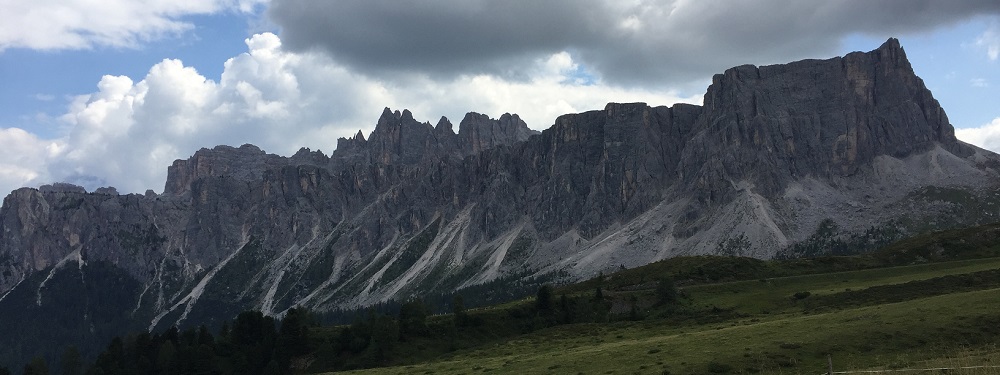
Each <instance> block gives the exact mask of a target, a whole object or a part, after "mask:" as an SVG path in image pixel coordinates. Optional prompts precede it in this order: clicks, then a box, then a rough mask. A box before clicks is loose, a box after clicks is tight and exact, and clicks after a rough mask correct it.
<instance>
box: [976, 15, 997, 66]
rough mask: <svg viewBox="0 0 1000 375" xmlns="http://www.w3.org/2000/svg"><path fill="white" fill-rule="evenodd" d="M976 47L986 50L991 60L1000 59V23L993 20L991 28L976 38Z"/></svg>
mask: <svg viewBox="0 0 1000 375" xmlns="http://www.w3.org/2000/svg"><path fill="white" fill-rule="evenodd" d="M976 45H977V46H979V47H980V48H983V49H985V50H986V56H989V58H990V60H993V61H996V60H997V59H998V58H1000V21H998V20H993V22H992V23H991V24H990V27H989V28H987V29H986V31H984V32H983V33H982V34H980V35H979V38H976Z"/></svg>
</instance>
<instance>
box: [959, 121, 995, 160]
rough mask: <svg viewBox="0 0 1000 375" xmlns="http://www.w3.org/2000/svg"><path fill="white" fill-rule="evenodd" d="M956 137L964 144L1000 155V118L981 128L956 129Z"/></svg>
mask: <svg viewBox="0 0 1000 375" xmlns="http://www.w3.org/2000/svg"><path fill="white" fill-rule="evenodd" d="M955 136H956V137H958V139H961V140H962V141H963V142H966V143H970V144H973V145H976V146H979V147H982V148H985V149H987V150H990V151H993V152H996V153H1000V117H997V118H995V119H993V121H990V123H988V124H985V125H983V126H980V127H976V128H964V129H955Z"/></svg>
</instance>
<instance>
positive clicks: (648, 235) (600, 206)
mask: <svg viewBox="0 0 1000 375" xmlns="http://www.w3.org/2000/svg"><path fill="white" fill-rule="evenodd" d="M998 169H1000V156H998V155H996V154H994V153H992V152H989V151H985V150H982V149H979V148H977V147H974V146H971V145H968V144H966V143H963V142H961V141H959V140H957V139H956V138H955V135H954V128H953V127H952V125H951V124H950V123H949V121H948V117H947V115H946V114H945V111H944V110H943V109H942V108H941V106H940V105H939V103H938V102H937V100H935V99H934V98H933V96H932V94H931V92H930V91H929V90H928V89H927V88H926V87H925V85H924V84H923V81H922V80H921V79H920V78H919V77H917V75H916V74H915V73H914V71H913V69H912V67H911V66H910V63H909V61H908V60H907V58H906V54H905V52H904V50H903V49H902V48H901V47H900V45H899V42H898V41H897V40H895V39H889V40H888V41H886V42H885V43H884V44H883V45H882V46H880V47H879V48H878V49H875V50H873V51H870V52H866V53H862V52H855V53H851V54H848V55H846V56H843V57H836V58H832V59H826V60H804V61H798V62H793V63H789V64H782V65H771V66H760V67H758V66H752V65H744V66H738V67H735V68H731V69H728V70H726V71H725V72H724V73H722V74H717V75H715V76H714V77H713V79H712V84H711V85H710V86H709V87H708V90H707V92H706V94H705V97H704V101H703V105H701V106H696V105H688V104H677V105H674V106H673V107H651V106H648V105H647V104H644V103H611V104H608V105H607V106H606V107H605V108H604V109H602V110H594V111H589V112H584V113H577V114H567V115H563V116H560V117H559V118H557V119H556V120H555V122H554V124H553V125H552V126H551V127H549V128H548V129H546V130H544V131H542V132H540V133H539V132H536V131H533V130H531V129H529V128H528V126H527V124H525V123H524V122H523V121H522V120H521V119H520V118H519V117H518V116H517V115H513V114H504V115H503V116H501V117H500V118H499V119H491V118H489V117H488V116H485V115H482V114H478V113H469V114H467V115H466V116H465V118H463V119H462V121H461V122H460V123H459V126H458V132H457V133H456V132H455V130H454V126H453V125H452V123H451V122H450V121H449V120H448V119H447V118H443V117H442V118H441V119H440V120H438V121H437V123H436V124H435V125H431V123H430V122H421V121H419V120H417V119H414V117H413V114H412V113H410V112H409V111H407V110H403V111H393V110H390V109H388V108H386V109H385V111H384V112H383V113H382V115H381V116H380V117H379V119H378V122H377V125H376V126H375V130H374V131H373V132H372V133H371V134H370V135H369V136H368V137H367V138H366V137H365V136H364V134H363V133H362V132H358V134H357V135H355V136H354V137H352V138H341V139H339V140H337V146H336V149H335V151H333V153H332V154H331V155H329V156H327V155H324V154H323V153H321V152H318V151H311V150H309V149H302V150H300V151H299V152H297V153H296V154H295V155H293V156H291V157H282V156H278V155H273V154H267V153H266V152H264V151H262V150H260V149H259V148H257V147H256V146H253V145H243V146H240V147H238V148H235V147H229V146H217V147H214V148H212V149H201V150H199V151H198V152H196V153H195V154H194V155H193V156H191V157H190V158H188V159H186V160H177V161H175V162H174V163H173V164H172V165H171V166H169V168H168V177H167V181H166V183H165V186H164V189H163V192H162V193H161V194H156V193H154V192H152V191H147V192H146V194H142V195H140V194H126V195H122V194H118V192H117V191H116V190H115V189H113V188H102V189H97V190H96V191H94V192H86V191H85V190H84V189H83V188H81V187H78V186H73V185H69V184H61V183H57V184H52V185H45V186H42V187H40V188H38V189H34V188H22V189H18V190H16V191H14V192H12V193H10V195H8V196H7V197H6V198H5V199H4V202H3V206H2V208H0V226H2V230H0V316H3V317H4V319H3V321H2V322H0V337H4V339H2V340H4V341H3V342H0V347H3V348H5V349H3V351H2V352H0V361H3V362H0V364H6V365H19V364H22V363H24V362H26V361H27V359H30V358H31V357H32V356H35V355H39V354H42V355H46V356H49V357H50V358H51V357H53V356H54V354H53V353H58V352H60V351H57V349H49V348H52V347H53V345H55V344H53V343H58V345H68V344H74V345H77V346H79V347H81V348H84V350H83V351H84V352H85V354H86V353H88V351H87V349H86V348H89V347H101V346H103V345H104V344H105V342H106V341H107V340H108V339H109V338H110V337H111V336H114V335H118V334H122V333H124V332H127V331H128V330H151V331H152V330H162V329H165V328H167V327H169V326H172V325H180V326H184V325H199V324H213V323H214V322H219V321H222V320H226V319H231V318H232V317H233V316H235V315H236V314H237V313H238V312H239V311H242V310H246V309H257V310H260V311H263V312H264V313H265V314H271V315H280V314H282V313H283V312H284V311H286V310H287V309H289V308H291V307H295V306H303V307H307V308H309V309H313V310H317V311H330V310H337V309H350V308H359V307H364V306H369V305H372V304H377V303H382V302H386V301H389V300H396V301H401V300H406V299H409V298H412V297H415V296H427V295H432V294H442V295H447V294H450V293H453V292H456V291H459V292H461V291H462V290H471V289H470V288H477V286H478V287H479V288H480V289H483V290H485V291H487V292H488V293H487V294H492V295H493V296H494V297H495V298H504V297H511V298H512V297H517V296H516V295H514V294H516V290H518V289H517V288H518V287H525V286H527V287H535V286H537V284H538V283H541V282H564V281H575V280H582V279H586V278H590V277H593V276H595V275H597V274H599V273H601V272H605V271H608V270H612V269H618V268H621V267H626V268H631V267H635V266H639V265H643V264H647V263H650V262H653V261H656V260H661V259H665V258H669V257H674V256H679V255H697V254H724V255H734V256H748V257H755V258H764V259H766V258H774V257H796V256H808V255H818V254H837V253H845V252H858V251H866V250H870V249H874V248H877V247H879V246H882V245H885V244H887V243H889V242H891V241H894V240H897V239H900V238H903V237H906V236H909V235H912V234H916V233H921V232H925V231H928V230H934V229H943V228H951V227H960V226H966V225H973V224H979V223H986V222H993V221H996V217H995V216H996V215H997V214H998V211H997V207H998V205H1000V196H998V194H997V189H996V187H997V184H998V182H1000V179H998V177H1000V176H998ZM484 285H486V286H488V288H483V286H484ZM504 293H508V295H505V294H504ZM24 335H29V336H30V337H33V339H32V340H27V341H25V340H19V339H18V337H24ZM46 350H48V351H46ZM90 353H92V351H90ZM26 358H27V359H26Z"/></svg>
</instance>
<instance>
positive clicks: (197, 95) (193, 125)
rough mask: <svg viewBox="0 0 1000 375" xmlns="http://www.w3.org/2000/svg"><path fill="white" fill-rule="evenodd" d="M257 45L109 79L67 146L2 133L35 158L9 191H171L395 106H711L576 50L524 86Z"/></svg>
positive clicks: (274, 40)
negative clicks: (248, 155)
mask: <svg viewBox="0 0 1000 375" xmlns="http://www.w3.org/2000/svg"><path fill="white" fill-rule="evenodd" d="M246 43H247V47H248V51H247V52H246V53H243V54H240V55H239V56H235V57H233V58H231V59H229V60H228V61H226V62H225V65H224V66H225V68H224V71H223V73H222V75H221V78H220V79H219V80H218V81H214V80H212V79H208V78H206V77H204V76H202V75H201V74H200V73H199V72H198V71H196V70H195V69H194V68H192V67H190V66H185V65H184V63H183V62H182V61H180V60H174V59H167V60H163V61H162V62H160V63H157V64H156V65H154V66H153V67H151V68H150V69H149V72H148V73H147V74H146V76H145V77H141V79H139V78H138V77H137V78H135V79H133V78H130V77H125V76H110V75H109V76H104V77H103V78H102V79H101V80H100V82H98V83H97V91H95V92H93V93H90V94H87V95H81V96H78V97H76V98H75V99H74V100H73V101H72V103H71V104H70V105H69V108H68V109H67V111H66V113H65V114H64V115H62V116H61V117H60V121H62V123H63V126H64V129H65V131H64V133H63V134H62V136H60V137H58V139H54V140H43V139H39V138H38V137H37V136H34V135H32V134H30V133H27V132H25V131H23V130H20V129H4V130H2V131H3V132H4V133H0V134H3V136H0V149H2V150H5V151H0V152H8V153H10V155H21V156H19V157H22V158H26V159H25V160H23V161H20V160H19V159H11V158H4V159H3V160H14V162H11V163H10V164H7V165H4V167H3V168H6V169H3V168H0V189H3V190H6V191H9V190H11V189H14V188H17V187H20V186H23V185H25V184H27V185H32V186H37V185H38V184H41V183H48V182H54V181H66V182H72V183H76V184H80V185H84V186H85V187H87V188H88V189H90V190H92V189H94V188H96V187H100V186H108V185H110V186H115V187H117V188H118V189H119V191H122V192H142V191H144V190H145V189H154V190H156V191H160V190H161V189H162V186H163V183H164V181H165V178H166V167H167V166H169V165H170V164H171V163H172V162H173V161H174V160H175V159H179V158H187V157H189V156H190V155H191V154H193V153H194V152H195V151H196V150H198V149H199V148H202V147H212V146H215V145H219V144H228V145H233V146H238V145H241V144H243V143H252V144H255V145H257V146H260V147H261V148H262V149H264V150H266V151H268V152H272V153H278V154H282V155H290V154H292V153H294V152H295V151H296V150H297V149H298V148H299V147H310V148H312V149H314V150H315V149H319V150H322V151H324V152H326V153H327V154H329V153H330V152H331V151H332V149H333V147H334V146H335V145H336V139H337V138H338V137H341V136H350V135H353V133H355V132H357V131H358V130H359V129H361V130H362V131H364V132H366V133H368V132H370V131H371V130H372V129H373V127H374V124H375V123H376V120H377V118H378V116H379V114H381V112H382V108H383V107H387V106H388V107H392V108H395V109H402V108H408V109H410V110H411V111H412V112H413V113H414V115H415V116H416V117H417V118H418V119H424V120H427V121H432V122H433V121H436V120H437V118H438V117H439V116H442V115H445V116H448V117H449V118H450V119H451V120H452V121H454V122H455V123H456V125H457V121H459V120H461V118H462V116H464V114H465V113H466V112H468V111H476V112H480V113H485V114H488V115H491V116H493V117H499V115H501V114H503V113H504V112H511V113H518V114H520V115H521V117H522V118H523V119H525V121H526V122H528V124H529V126H532V127H534V128H536V129H542V128H545V127H548V126H549V125H551V124H552V123H553V121H554V120H555V117H556V116H558V115H561V114H565V113H572V112H580V111H585V110H592V109H600V108H603V107H604V105H605V104H606V103H607V102H609V101H617V102H631V101H645V102H648V103H650V104H653V105H663V104H672V103H675V102H679V101H683V102H694V103H697V102H700V100H701V98H700V96H696V97H688V98H682V97H679V96H678V95H677V94H676V93H675V92H672V91H656V90H651V89H635V88H633V89H627V88H622V87H616V86H611V85H607V84H604V83H602V82H601V81H600V77H589V76H588V77H586V79H582V78H581V75H582V74H585V73H582V72H583V69H582V68H581V66H580V65H579V64H578V63H576V62H575V61H574V58H573V56H572V54H570V53H569V52H566V51H560V52H558V53H554V54H551V55H549V56H546V57H544V58H539V59H537V60H536V61H535V62H534V63H533V65H532V67H531V68H530V69H528V70H527V71H525V72H524V73H523V74H521V76H519V77H518V78H517V79H507V78H502V77H498V76H494V75H489V74H478V75H460V76H457V77H455V78H448V79H441V78H440V77H438V78H434V77H432V76H429V75H425V74H420V73H412V74H398V75H395V76H392V78H391V79H386V78H383V79H374V78H370V77H368V76H366V75H364V74H361V73H358V72H356V71H353V70H352V69H350V68H349V67H347V66H346V65H344V64H341V63H338V62H337V61H334V60H333V59H332V58H330V57H328V55H326V54H322V53H315V52H290V51H287V50H286V49H284V48H283V46H282V41H281V40H280V38H279V37H278V36H276V35H274V34H271V33H264V34H258V35H255V36H253V37H251V38H249V39H247V40H246ZM10 145H23V146H17V147H20V148H10V147H9V146H10ZM0 156H6V154H0ZM15 167H16V168H15Z"/></svg>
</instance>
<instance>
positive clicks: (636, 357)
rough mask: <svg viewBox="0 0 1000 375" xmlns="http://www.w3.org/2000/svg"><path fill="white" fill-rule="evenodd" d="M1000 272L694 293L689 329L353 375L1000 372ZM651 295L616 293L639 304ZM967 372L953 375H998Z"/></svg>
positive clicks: (575, 337)
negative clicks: (959, 368)
mask: <svg viewBox="0 0 1000 375" xmlns="http://www.w3.org/2000/svg"><path fill="white" fill-rule="evenodd" d="M998 270H1000V258H985V259H971V260H957V261H945V262H939V263H925V264H918V265H909V266H898V267H886V268H872V269H862V270H855V271H846V272H827V273H818V274H808V275H798V276H788V277H777V278H768V279H756V280H744V281H735V282H724V283H715V284H705V285H692V286H687V287H684V288H682V294H683V295H684V296H685V298H684V299H683V300H682V304H683V305H684V310H685V311H688V313H687V314H688V318H685V317H682V316H678V317H671V316H670V311H666V312H656V311H653V310H655V308H652V310H651V311H649V312H648V313H649V314H651V315H657V314H658V315H657V316H663V317H664V318H659V319H653V318H650V319H646V320H642V321H619V322H610V323H587V324H570V325H562V326H556V327H551V328H546V329H542V330H539V331H535V332H533V333H529V334H524V335H517V336H514V337H511V338H508V339H498V340H495V341H494V342H491V343H488V344H485V345H482V346H479V347H477V348H473V349H462V350H457V351H454V352H451V353H448V354H444V355H441V356H437V357H435V358H433V359H430V360H428V361H425V362H423V363H417V364H413V365H406V366H396V367H383V368H375V369H369V370H358V371H354V372H349V373H356V374H495V373H511V374H633V373H641V374H645V373H651V374H662V373H671V374H703V373H748V374H751V373H760V374H820V373H824V372H825V371H826V366H827V355H828V354H829V355H831V356H832V359H833V362H834V367H835V370H836V371H846V370H879V369H896V370H898V369H904V368H927V367H955V366H956V365H959V364H960V365H967V366H984V365H990V364H991V363H996V364H997V365H1000V358H998V357H1000V355H998V350H997V347H996V346H995V345H996V343H997V342H998V339H1000V308H998V307H1000V289H998V288H1000V271H998ZM647 284H648V283H647ZM651 288H652V287H651V286H650V285H646V287H645V288H644V287H642V286H639V287H633V288H626V290H609V294H611V295H612V297H611V298H617V299H622V300H623V299H626V298H631V296H633V295H634V296H637V298H635V299H632V300H633V301H635V300H637V299H638V300H640V301H641V300H643V299H646V300H648V299H649V298H651V296H652V290H651ZM803 292H808V294H805V293H803ZM578 293H581V292H578ZM797 296H798V298H797ZM515 305H516V304H515ZM692 311H693V312H695V313H691V312H692ZM697 312H703V313H704V315H713V314H714V318H711V319H698V318H697V317H698V316H699V315H700V314H699V313H697ZM678 315H683V314H681V313H678ZM966 371H967V372H949V373H969V374H985V373H1000V369H998V368H976V369H970V370H966ZM897 373H898V372H897Z"/></svg>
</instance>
